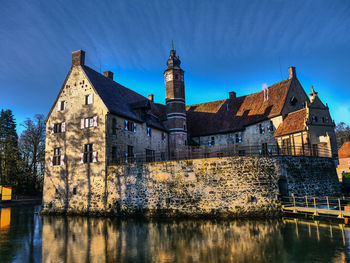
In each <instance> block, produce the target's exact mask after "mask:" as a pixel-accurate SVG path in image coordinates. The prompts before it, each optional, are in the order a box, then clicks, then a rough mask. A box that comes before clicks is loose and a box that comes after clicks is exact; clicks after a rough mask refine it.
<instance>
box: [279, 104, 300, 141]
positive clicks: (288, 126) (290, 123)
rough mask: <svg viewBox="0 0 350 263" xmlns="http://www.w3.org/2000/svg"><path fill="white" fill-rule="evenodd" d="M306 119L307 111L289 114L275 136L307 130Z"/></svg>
mask: <svg viewBox="0 0 350 263" xmlns="http://www.w3.org/2000/svg"><path fill="white" fill-rule="evenodd" d="M305 118H307V111H306V109H301V110H298V111H294V112H291V113H289V114H288V115H287V117H286V118H285V119H284V120H283V122H282V123H281V124H280V126H278V128H277V130H276V132H275V134H274V136H275V137H277V136H282V135H287V134H292V133H295V132H300V131H303V130H305V128H306V126H305Z"/></svg>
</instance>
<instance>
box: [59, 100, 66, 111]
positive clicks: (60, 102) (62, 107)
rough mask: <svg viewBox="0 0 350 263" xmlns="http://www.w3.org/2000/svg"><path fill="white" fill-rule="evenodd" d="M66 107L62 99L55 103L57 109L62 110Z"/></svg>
mask: <svg viewBox="0 0 350 263" xmlns="http://www.w3.org/2000/svg"><path fill="white" fill-rule="evenodd" d="M65 108H66V102H65V101H64V100H61V101H59V102H58V104H57V111H62V110H64V109H65Z"/></svg>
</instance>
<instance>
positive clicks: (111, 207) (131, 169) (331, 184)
mask: <svg viewBox="0 0 350 263" xmlns="http://www.w3.org/2000/svg"><path fill="white" fill-rule="evenodd" d="M107 180H108V182H107V187H108V189H107V192H108V197H107V203H108V207H107V210H108V211H110V212H113V213H119V214H120V213H122V214H123V213H125V214H129V213H138V212H142V213H143V214H146V215H155V216H157V215H171V216H176V215H191V216H196V215H213V216H217V215H220V216H267V217H269V216H274V215H276V214H278V211H279V202H278V199H277V196H278V194H284V195H286V194H291V193H294V194H296V195H301V196H304V195H323V196H324V195H332V196H336V195H339V185H338V181H337V176H336V172H335V168H334V164H333V162H332V160H330V159H326V158H306V157H276V158H259V157H226V158H208V159H197V160H184V161H171V162H155V163H149V164H144V165H122V166H114V167H109V170H108V179H107ZM281 188H284V193H282V191H283V189H281Z"/></svg>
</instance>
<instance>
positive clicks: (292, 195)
mask: <svg viewBox="0 0 350 263" xmlns="http://www.w3.org/2000/svg"><path fill="white" fill-rule="evenodd" d="M292 198H293V206H294V213H296V211H297V210H296V208H295V196H294V194H292Z"/></svg>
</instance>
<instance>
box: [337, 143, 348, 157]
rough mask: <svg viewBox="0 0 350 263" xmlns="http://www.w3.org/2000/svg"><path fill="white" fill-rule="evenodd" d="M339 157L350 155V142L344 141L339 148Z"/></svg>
mask: <svg viewBox="0 0 350 263" xmlns="http://www.w3.org/2000/svg"><path fill="white" fill-rule="evenodd" d="M338 156H339V158H347V157H350V142H344V143H343V145H342V146H341V147H340V149H339V150H338Z"/></svg>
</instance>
